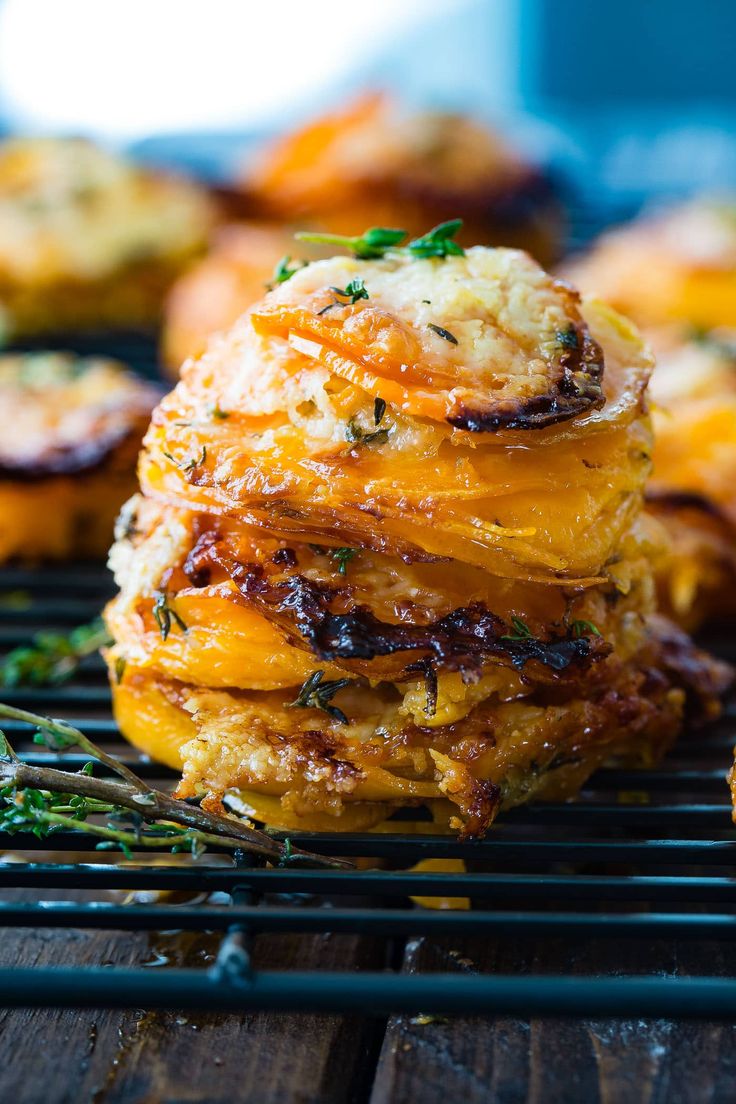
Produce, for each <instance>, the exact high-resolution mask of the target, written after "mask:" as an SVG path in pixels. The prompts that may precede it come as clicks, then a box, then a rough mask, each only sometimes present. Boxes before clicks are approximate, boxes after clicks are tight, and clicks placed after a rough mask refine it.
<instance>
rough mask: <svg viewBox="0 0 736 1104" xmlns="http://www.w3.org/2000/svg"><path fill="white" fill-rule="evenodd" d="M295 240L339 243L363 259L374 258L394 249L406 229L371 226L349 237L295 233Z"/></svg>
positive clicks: (319, 243) (327, 243) (344, 235)
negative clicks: (363, 231) (361, 232)
mask: <svg viewBox="0 0 736 1104" xmlns="http://www.w3.org/2000/svg"><path fill="white" fill-rule="evenodd" d="M294 237H295V238H296V240H297V241H303V242H311V243H313V244H315V245H341V246H343V247H344V248H345V249H349V250H350V252H351V253H352V254H353V256H354V257H359V258H360V259H361V260H363V261H370V260H376V259H377V258H379V257H383V256H385V254H386V253H387V252H388V251H389V250H392V251H395V250H396V249H397V247H398V246H399V245H400V244H401V242H403V241H404V239H405V238H406V237H407V233H406V230H394V229H392V228H390V227H387V226H372V227H371V228H370V230H366V231H365V233H363V234H357V235H355V236H354V237H350V236H349V235H346V234H322V233H320V232H319V231H309V232H304V231H303V232H301V233H299V234H295V235H294Z"/></svg>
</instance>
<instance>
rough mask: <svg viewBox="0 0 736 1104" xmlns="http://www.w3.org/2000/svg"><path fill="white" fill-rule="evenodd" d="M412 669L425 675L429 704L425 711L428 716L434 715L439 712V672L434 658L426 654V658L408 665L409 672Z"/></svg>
mask: <svg viewBox="0 0 736 1104" xmlns="http://www.w3.org/2000/svg"><path fill="white" fill-rule="evenodd" d="M410 671H417V672H418V673H420V674H422V675H423V676H424V685H425V687H426V690H427V704H426V705H425V707H424V712H425V713H426V714H427V716H428V717H434V715H435V713H436V712H437V672H436V671H435V669H434V666H433V664H432V660H431V659H430V658H429V656H426V657H425V658H424V659H419V660H417V662H416V663H410V664H409V665H408V666H407V667H406V672H407V674H408V673H409V672H410Z"/></svg>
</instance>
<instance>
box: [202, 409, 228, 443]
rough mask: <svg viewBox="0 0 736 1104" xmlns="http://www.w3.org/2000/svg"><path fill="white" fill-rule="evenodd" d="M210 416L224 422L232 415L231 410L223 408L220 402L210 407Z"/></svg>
mask: <svg viewBox="0 0 736 1104" xmlns="http://www.w3.org/2000/svg"><path fill="white" fill-rule="evenodd" d="M210 417H211V418H214V419H215V421H217V422H224V421H225V419H226V418H229V417H230V412H229V411H228V410H221V409H220V404H219V403H215V405H214V406H211V407H210ZM205 456H206V453H205Z"/></svg>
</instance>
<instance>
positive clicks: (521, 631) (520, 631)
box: [501, 617, 533, 640]
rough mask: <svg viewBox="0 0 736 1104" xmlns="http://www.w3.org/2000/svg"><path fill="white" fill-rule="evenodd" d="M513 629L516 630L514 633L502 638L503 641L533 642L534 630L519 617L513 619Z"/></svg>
mask: <svg viewBox="0 0 736 1104" xmlns="http://www.w3.org/2000/svg"><path fill="white" fill-rule="evenodd" d="M511 625H512V628H513V629H514V630H515V631H514V632H513V633H507V634H506V635H505V636H502V637H501V640H532V639H533V635H532V630H531V629H530V628H529V626H528V625H527V624H525V623H524V622H523V621H522V620H521V619H520V618H519V617H512V618H511Z"/></svg>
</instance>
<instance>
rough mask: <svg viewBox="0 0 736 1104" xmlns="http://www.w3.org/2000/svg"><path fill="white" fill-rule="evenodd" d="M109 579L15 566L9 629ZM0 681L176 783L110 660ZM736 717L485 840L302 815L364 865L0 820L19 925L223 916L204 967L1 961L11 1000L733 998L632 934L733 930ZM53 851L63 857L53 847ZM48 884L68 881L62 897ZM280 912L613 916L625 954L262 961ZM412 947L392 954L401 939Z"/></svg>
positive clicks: (68, 618)
mask: <svg viewBox="0 0 736 1104" xmlns="http://www.w3.org/2000/svg"><path fill="white" fill-rule="evenodd" d="M110 591H111V582H110V579H109V576H108V575H107V573H106V571H105V570H104V568H102V567H99V566H87V565H81V564H80V565H75V566H71V567H65V568H50V569H46V570H43V571H27V570H26V571H24V570H20V569H17V570H4V571H0V647H2V648H10V647H13V646H15V645H16V644H18V643H21V642H24V641H26V640H27V639H28V637H29V635H30V634H31V633H32V632H33V631H35V630H37V629H41V628H43V629H49V628H58V629H64V628H69V627H71V626H73V625H77V624H80V623H83V622H84V621H87V620H89V619H90V618H91V617H92V616H94V614H95V613H96V612H97V611H98V610H99V608H100V606H101V604H102V603H103V601H104V600H105V598H106V597H107V596H108V595H109V593H110ZM721 650H722V649H721ZM1 696H2V698H3V699H4V700H6V701H9V702H12V703H14V704H17V705H19V706H21V707H25V708H29V709H32V710H34V711H38V712H44V713H50V714H51V715H54V716H62V717H65V718H67V719H69V720H71V721H72V722H73V723H74V724H76V725H78V726H79V727H81V728H82V729H83V730H84V731H85V732H87V733H88V734H89V735H90V736H91V737H92V738H93V739H94V740H95V741H96V742H98V743H100V744H102V745H103V746H104V747H105V748H106V750H112V751H114V752H115V753H117V754H118V755H119V756H120V758H122V759H123V760H124V761H125V762H126V763H128V764H130V765H131V766H132V767H134V769H136V770H137V771H138V772H139V773H140V774H142V775H143V776H145V777H146V778H148V779H152V780H155V782H156V783H157V784H158V785H160V786H161V787H162V788H167V787H169V786H171V785H172V783H173V781H174V775H173V774H172V772H169V771H167V770H166V769H165V768H163V767H160V766H159V765H157V764H155V763H152V762H150V761H147V760H145V759H141V758H140V757H139V756H138V754H137V752H135V750H134V749H132V748H130V747H129V746H128V745H126V744H125V743H124V742H123V741H122V739H121V738H120V736H119V734H118V732H117V730H116V727H115V724H114V721H113V720H112V717H111V715H110V711H109V692H108V688H107V684H106V678H105V673H104V670H103V666H102V663H101V661H100V660H99V659H97V658H91V659H89V660H88V661H86V662H85V664H84V665H83V666H82V668H81V669H80V671H79V672H78V675H77V677H76V678H75V680H74V681H73V682H71V683H69V684H67V685H64V686H60V687H57V688H46V687H44V688H37V689H34V688H18V689H14V690H4V691H2V693H1ZM734 717H735V713H734V711H733V710H731V711H728V712H727V715H726V717H725V718H724V719H723V720H722V721H721V722H720V723H719V725H718V726H717V727H714V728H713V730H712V731H710V732H708V733H705V734H703V733H700V734H697V735H694V736H693V737H692V738H691V739H687V738H684V739H683V740H681V741H680V743H679V744H678V746H677V747H676V748H675V749H674V751H673V752H672V754H671V755H670V756H669V758H668V759H667V760H666V761H665V762H664V764H663V765H662V767H661V768H660V769H658V770H650V771H623V770H615V771H614V770H609V771H602V772H599V773H598V775H596V776H595V778H594V779H592V780H591V782H590V783H589V784H588V786H587V787H586V790H585V791H584V793H583V794H582V795H581V798H580V799H579V800H578V801H577V802H574V803H569V804H561V805H552V804H547V805H537V806H533V807H530V808H526V809H522V810H517V811H515V812H512V813H509V814H507V815H506V816H504V817H503V819H502V822H501V824H500V825H499V826H498V827H495V828H494V829H493V830H492V831H491V832H490V834H489V836H488V838H487V839H486V840H484V841H483V842H479V843H471V844H468V843H465V844H461V843H458V842H457V841H456V840H454V839H452V838H447V837H428V836H414V835H410V834H402V832H401V823H400V822H397V824H396V833H395V834H391V835H375V834H350V835H345V836H343V835H341V836H339V837H338V838H336V837H334V836H331V835H327V834H311V833H305V834H304V835H300V836H295V835H292V836H291V838H292V840H293V842H294V843H295V844H298V845H299V846H303V847H308V848H309V849H311V850H313V851H317V852H320V853H324V854H334V853H336V852H338V853H339V854H341V855H343V856H349V857H352V858H354V859H358V860H362V861H361V863H360V864H359V865H360V867H361V868H359V869H355V870H347V871H345V870H307V869H295V868H291V869H289V868H286V869H270V868H266V867H263V866H259V865H255V864H251V865H249V864H246V863H244V862H240V863H234V862H233V860H232V859H231V858H230V857H229V856H225V855H224V854H222V855H221V854H217V853H213V852H208V853H207V854H206V855H205V856H203V857H202V859H200V860H198V861H196V862H194V861H193V860H189V859H187V860H186V861H179V862H178V863H177V865H172V863H173V860H172V858H171V857H170V856H165V855H159V856H156V855H155V854H154V855H153V856H151V855H150V854H146V855H142V856H140V857H138V856H136V861H135V863H134V864H132V865H131V864H129V863H122V862H121V863H111V862H110V860H109V855H105V856H103V855H102V854H101V853H100V852H96V851H94V849H93V847H94V844H93V842H91V841H90V840H88V839H87V838H85V837H84V836H83V835H79V836H77V835H75V834H71V833H66V834H59V835H56V836H53V837H51V838H49V839H47V840H42V841H36V840H34V839H33V838H32V837H30V836H22V837H19V836H15V837H13V838H12V839H9V838H3V837H2V836H1V835H0V851H3V852H4V851H6V850H7V851H10V852H12V854H11V855H10V856H9V857H10V858H12V860H13V861H7V862H6V861H0V926H2V927H3V928H8V927H15V928H32V929H34V930H35V931H36V932H38V931H42V930H43V929H50V928H66V929H70V930H71V929H85V928H88V929H89V928H92V929H112V930H115V931H121V932H130V931H140V930H146V931H151V932H154V931H161V930H171V929H172V928H176V929H177V930H179V931H194V932H208V933H216V934H215V935H213V937H212V938H216V939H218V940H219V945H218V950H217V953H216V956H215V958H214V961H213V963H212V964H211V965H209V966H207V967H202V968H201V969H200V968H197V969H193V968H179V967H167V968H165V969H161V970H156V971H151V970H148V969H145V968H143V967H142V966H138V967H110V966H103V965H99V966H94V965H91V966H85V967H74V968H73V969H72V968H64V967H62V966H59V967H50V966H44V967H41V966H33V967H30V966H12V965H11V966H7V965H6V966H5V967H4V968H1V969H0V1006H8V1007H9V1006H59V1007H60V1006H74V1007H87V1006H89V1007H92V1006H94V1007H118V1008H119V1007H144V1008H182V1009H184V1008H197V1009H200V1010H204V1009H211V1010H236V1009H238V1010H244V1009H292V1010H302V1011H306V1010H317V1011H328V1010H331V1011H343V1012H349V1011H360V1012H362V1013H372V1014H376V1015H384V1014H388V1013H391V1012H411V1013H416V1012H421V1011H424V1012H426V1011H427V1010H431V1012H432V1013H438V1014H439V1013H463V1014H465V1015H468V1014H471V1013H480V1012H491V1011H492V1012H495V1013H498V1014H516V1015H523V1016H528V1015H531V1014H535V1013H538V1014H560V1015H563V1014H564V1015H615V1016H673V1015H676V1016H681V1017H694V1018H707V1019H718V1018H723V1019H734V1018H736V978H733V979H732V978H728V977H727V978H723V977H687V978H673V977H670V976H655V975H646V974H644V975H642V974H641V972H640V969H638V970H637V972H636V976H633V974H632V975H627V961H629V956H630V953H632V948H635V947H636V946H637V945H638V946H639V947H641V946H642V945H646V944H648V943H649V942H650V941H652V940H655V939H663V938H665V939H667V938H673V939H677V940H683V939H684V940H697V941H705V940H733V939H735V938H736V879H735V878H734V877H733V876H732V869H733V863H734V860H736V835H734V832H733V830H732V829H731V826H730V825H731V821H730V807H729V805H728V802H727V798H728V791H727V788H726V785H725V780H724V774H725V770H726V766H727V763H728V760H729V758H730V754H731V745H732V743H733V740H734V732H733V729H734ZM4 728H5V730H6V731H7V734H8V736H9V737H10V739H11V741H12V742H13V744H14V745H15V746H16V747H17V748H18V750H19V752H20V754H21V757H22V758H23V759H25V760H26V761H27V762H29V763H33V764H35V765H49V764H50V763H54V764H57V765H59V761H60V760H61V761H62V762H63V765H65V766H66V767H67V768H72V769H74V768H78V767H80V766H81V765H82V763H83V762H84V757H83V756H80V755H79V754H76V753H74V752H66V753H58V754H57V753H53V752H50V751H47V750H41V749H39V748H38V747H36V746H34V745H33V744H32V743H31V742H30V740H29V738H28V737H29V732H28V730H27V729H25V730H24V726H22V725H20V724H18V723H17V722H6V723H5V725H4ZM24 740H25V742H24ZM21 848H22V850H20V849H21ZM34 852H36V853H39V852H43V856H42V858H43V861H34ZM54 852H55V853H56V854H57V855H58V856H59V861H58V862H54V861H49V858H53V856H54ZM69 853H74V857H75V861H74V862H69V861H68V858H67V856H68V854H69ZM427 858H453V859H458V858H461V859H463V860H464V861H465V864H466V867H467V873H464V874H458V873H454V874H448V873H432V872H429V871H426V870H424V871H422V870H418V871H412V870H410V869H407V868H409V867H411V866H413V865H414V864H416V863H417V862H419V861H420V860H422V859H427ZM19 860H21V861H19ZM158 863H162V865H158ZM366 866H367V867H368V868H362V867H366ZM18 890H25V891H28V890H32V897H33V899H32V900H31V901H27V900H15V899H13V898H14V897H15V896H17V893H16V891H18ZM164 890H169V891H171V890H174V891H178V899H179V900H182V898H183V903H180V904H176V905H172V904H168V903H166V900H167V899H166V898H164V899H163V900H159V901H158V902H157V901H156V892H151V891H164ZM48 891H51V895H52V896H53V897H54V898H55V899H54V900H51V901H49V900H46V896H48V895H49V893H48ZM111 891H121V892H120V893H119V894H117V893H115V892H112V893H111ZM122 891H125V892H126V893H127V894H130V893H131V891H148V892H147V893H146V894H145V895H144V899H145V901H146V903H135V894H134V895H133V902H134V903H128V901H129V899H130V898H129V897H128V898H127V899H125V897H124V893H123V892H122ZM27 895H28V894H27V892H26V896H27ZM435 896H436V897H446V896H452V897H466V898H468V905H469V907H467V908H465V909H460V910H447V909H444V910H443V909H428V908H425V907H420V906H418V905H416V904H415V903H413V901H412V898H414V897H422V898H426V897H435ZM80 898H81V899H80ZM187 899H189V903H187ZM282 932H303V933H334V932H341V933H365V934H369V935H370V936H371V937H374V938H378V939H382V940H384V941H385V942H386V945H387V946H388V945H389V944H390V945H391V946H392V947H393V948H394V949H395V948H396V947H399V948H401V946H402V945H403V941H404V940H406V939H407V938H409V937H412V938H417V937H423V936H424V937H453V938H455V939H457V940H461V939H464V938H465V937H466V936H471V935H472V936H483V937H486V938H491V937H493V938H494V939H500V940H502V941H503V940H509V941H511V942H513V941H516V940H518V939H520V938H524V937H533V938H535V939H537V940H542V941H546V940H556V941H559V940H566V941H575V942H576V943H578V944H579V943H581V942H585V941H587V940H591V939H598V938H602V937H609V938H613V939H615V940H618V941H620V955H619V960H620V972H618V973H617V976H594V975H591V976H575V977H572V976H565V977H558V976H549V975H542V974H540V975H533V974H527V975H514V976H501V975H498V974H494V975H490V974H481V973H474V972H453V973H447V972H437V973H434V972H428V973H424V974H421V973H419V974H410V975H407V974H404V973H401V972H399V970H398V969H392V968H387V969H385V970H383V971H361V970H351V971H350V972H347V971H346V972H336V971H334V970H327V969H326V970H322V969H318V970H313V971H309V972H297V971H293V970H281V971H276V970H271V969H269V970H263V971H262V970H260V969H255V968H253V966H252V962H251V955H250V947H251V941H252V940H253V939H254V937H255V936H256V935H258V934H259V933H282ZM400 958H401V955H400V954H399V955H396V954H393V955H388V954H387V959H386V960H387V961H394V962H399V961H400Z"/></svg>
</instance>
